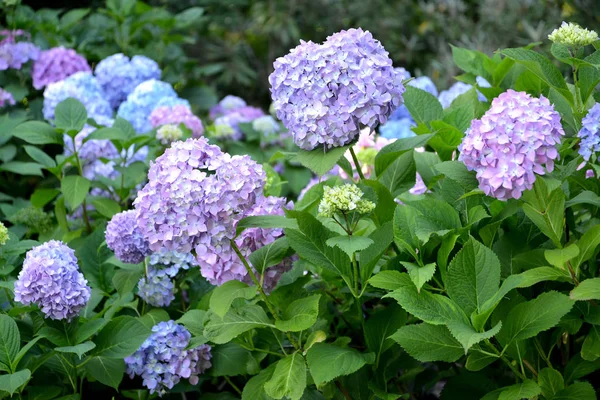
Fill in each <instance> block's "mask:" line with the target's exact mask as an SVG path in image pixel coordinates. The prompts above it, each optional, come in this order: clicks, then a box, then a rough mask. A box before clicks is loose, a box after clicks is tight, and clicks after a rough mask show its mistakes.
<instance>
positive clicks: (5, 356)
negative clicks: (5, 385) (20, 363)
mask: <svg viewBox="0 0 600 400" xmlns="http://www.w3.org/2000/svg"><path fill="white" fill-rule="evenodd" d="M20 345H21V334H20V333H19V327H18V326H17V323H16V322H15V321H14V320H13V319H12V318H11V317H9V316H8V315H6V314H0V369H4V370H5V371H12V366H13V363H14V360H15V357H16V356H17V354H18V353H19V348H20Z"/></svg>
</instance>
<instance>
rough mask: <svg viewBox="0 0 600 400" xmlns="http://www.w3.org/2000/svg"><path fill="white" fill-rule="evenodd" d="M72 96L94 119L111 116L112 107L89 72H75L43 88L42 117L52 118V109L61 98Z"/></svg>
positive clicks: (51, 119)
mask: <svg viewBox="0 0 600 400" xmlns="http://www.w3.org/2000/svg"><path fill="white" fill-rule="evenodd" d="M69 97H73V98H75V99H77V100H79V101H80V102H81V103H82V104H83V105H84V106H85V109H86V110H87V113H88V117H89V118H94V119H102V118H111V117H112V108H111V107H110V104H109V103H108V101H107V100H106V94H105V93H104V91H103V90H102V88H101V87H100V85H99V84H98V82H97V81H96V78H94V76H93V75H92V74H91V73H89V72H82V71H80V72H76V73H74V74H73V75H71V76H69V77H68V78H66V79H63V80H62V81H58V82H54V83H51V84H49V85H48V86H46V89H45V90H44V110H43V111H44V118H45V119H46V120H48V121H53V120H54V109H55V108H56V106H57V105H58V103H60V102H61V101H63V100H66V99H67V98H69Z"/></svg>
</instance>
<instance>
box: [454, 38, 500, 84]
mask: <svg viewBox="0 0 600 400" xmlns="http://www.w3.org/2000/svg"><path fill="white" fill-rule="evenodd" d="M450 47H452V59H453V60H454V63H455V64H456V65H457V66H458V68H460V69H462V70H463V71H465V72H468V73H471V74H473V75H478V76H482V77H484V78H485V79H487V80H489V79H491V71H493V70H494V68H495V64H494V62H493V61H492V60H491V59H490V58H489V57H488V56H487V55H485V54H484V53H482V52H480V51H476V50H469V49H463V48H461V47H455V46H452V45H450Z"/></svg>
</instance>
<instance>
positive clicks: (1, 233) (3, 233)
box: [0, 222, 8, 246]
mask: <svg viewBox="0 0 600 400" xmlns="http://www.w3.org/2000/svg"><path fill="white" fill-rule="evenodd" d="M7 240H8V229H6V227H5V226H4V224H3V223H2V222H0V246H3V245H4V244H5V243H6V241H7Z"/></svg>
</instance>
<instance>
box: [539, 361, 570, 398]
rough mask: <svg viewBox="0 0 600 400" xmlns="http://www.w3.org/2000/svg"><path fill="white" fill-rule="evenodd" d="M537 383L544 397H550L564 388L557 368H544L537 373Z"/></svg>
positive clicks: (563, 382) (563, 381)
mask: <svg viewBox="0 0 600 400" xmlns="http://www.w3.org/2000/svg"><path fill="white" fill-rule="evenodd" d="M538 385H540V389H541V390H542V394H543V395H544V397H545V398H547V399H551V398H552V397H553V396H554V395H555V394H556V393H557V392H559V391H561V390H563V389H564V388H565V380H564V379H563V377H562V375H561V374H560V372H558V371H557V370H555V369H553V368H544V369H542V370H541V371H540V372H539V374H538Z"/></svg>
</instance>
